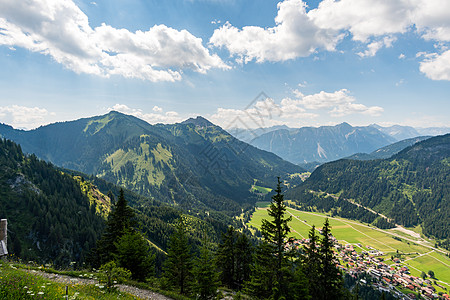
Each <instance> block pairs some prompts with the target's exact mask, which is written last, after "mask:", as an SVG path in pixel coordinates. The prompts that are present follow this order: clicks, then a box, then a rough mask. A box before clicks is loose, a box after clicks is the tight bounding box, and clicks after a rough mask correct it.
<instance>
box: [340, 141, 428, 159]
mask: <svg viewBox="0 0 450 300" xmlns="http://www.w3.org/2000/svg"><path fill="white" fill-rule="evenodd" d="M429 138H430V136H418V137H414V138H409V139H405V140H402V141H399V142H396V143H393V144H390V145H387V146H384V147H382V148H380V149H377V150H375V151H373V152H371V153H356V154H353V155H352V156H349V157H346V158H347V159H356V160H371V159H383V158H389V157H391V156H392V155H395V154H397V153H399V152H400V151H402V150H403V149H405V148H406V147H409V146H412V145H414V144H416V143H418V142H421V141H424V140H426V139H429Z"/></svg>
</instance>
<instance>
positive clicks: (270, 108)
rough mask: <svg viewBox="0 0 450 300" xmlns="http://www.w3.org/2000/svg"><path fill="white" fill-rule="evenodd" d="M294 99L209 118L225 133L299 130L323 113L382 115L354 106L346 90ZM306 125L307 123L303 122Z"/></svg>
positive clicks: (261, 103) (222, 110)
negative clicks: (232, 130) (284, 128)
mask: <svg viewBox="0 0 450 300" xmlns="http://www.w3.org/2000/svg"><path fill="white" fill-rule="evenodd" d="M293 94H294V95H295V97H296V98H294V99H292V98H289V97H287V98H284V99H282V100H281V101H280V103H276V102H275V101H274V100H273V99H271V98H266V99H263V100H259V101H256V102H255V103H254V104H253V105H252V106H251V107H249V108H247V109H234V108H218V109H217V111H216V113H215V114H213V115H212V116H211V118H210V119H211V121H212V122H213V123H215V124H218V125H220V126H222V127H223V128H225V129H230V128H236V127H237V128H250V129H252V128H264V127H270V126H274V125H282V124H285V125H288V126H290V127H293V128H294V127H298V126H301V125H305V124H306V123H311V121H312V120H313V119H315V118H317V117H319V116H320V115H319V113H321V112H325V113H327V114H329V115H330V116H332V117H342V116H346V115H351V114H363V115H368V116H372V117H376V116H379V115H381V113H382V112H383V111H384V110H383V108H382V107H379V106H370V107H368V106H366V105H364V104H361V103H356V99H355V98H354V97H353V96H351V95H350V94H349V91H347V90H346V89H341V90H339V91H335V92H333V93H328V92H325V91H321V92H319V93H317V94H312V95H304V94H303V93H302V92H300V91H299V90H294V91H293ZM305 121H306V122H305Z"/></svg>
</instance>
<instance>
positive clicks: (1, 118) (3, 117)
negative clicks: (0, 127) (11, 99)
mask: <svg viewBox="0 0 450 300" xmlns="http://www.w3.org/2000/svg"><path fill="white" fill-rule="evenodd" d="M49 115H54V114H53V113H50V112H48V110H46V109H45V108H39V107H26V106H19V105H10V106H0V122H1V123H5V124H8V125H11V126H13V127H14V128H21V129H33V128H36V127H39V126H40V125H42V124H44V123H45V122H46V118H47V117H48V116H49Z"/></svg>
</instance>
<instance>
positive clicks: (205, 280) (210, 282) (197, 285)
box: [193, 243, 219, 300]
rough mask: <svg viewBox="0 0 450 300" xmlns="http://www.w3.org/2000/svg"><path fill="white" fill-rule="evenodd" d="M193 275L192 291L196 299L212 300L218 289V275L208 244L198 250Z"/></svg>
mask: <svg viewBox="0 0 450 300" xmlns="http://www.w3.org/2000/svg"><path fill="white" fill-rule="evenodd" d="M193 274H194V278H195V282H194V285H193V290H194V292H195V294H196V296H197V299H200V300H208V299H214V298H215V296H216V295H217V288H218V287H219V274H218V273H217V271H216V265H215V262H214V257H213V255H212V253H211V250H210V249H209V248H208V243H204V244H203V246H202V248H201V249H200V257H199V258H198V259H197V260H196V261H195V266H194V270H193Z"/></svg>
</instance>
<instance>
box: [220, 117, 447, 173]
mask: <svg viewBox="0 0 450 300" xmlns="http://www.w3.org/2000/svg"><path fill="white" fill-rule="evenodd" d="M229 132H230V133H231V134H232V135H233V136H235V137H236V138H238V139H241V140H242V141H245V142H247V143H250V144H251V145H253V146H255V147H257V148H259V149H263V150H267V151H271V152H273V153H275V154H277V155H279V156H280V157H282V158H283V159H285V160H287V161H290V162H292V163H295V164H298V165H300V166H302V167H304V168H306V169H308V170H313V169H314V168H315V167H317V166H318V165H320V164H321V163H324V162H328V161H333V160H337V159H340V158H344V157H348V156H351V155H354V154H356V153H358V156H359V157H363V156H366V158H365V159H369V157H372V158H374V159H375V158H381V157H378V156H377V155H376V154H375V153H374V152H375V151H376V150H378V149H380V148H383V147H385V146H388V145H390V144H392V143H395V142H399V141H402V140H405V139H411V138H415V137H420V136H431V135H439V134H445V133H448V132H450V128H446V127H442V128H440V127H439V128H438V127H433V128H413V127H410V126H401V125H393V126H389V127H382V126H379V125H377V124H372V125H369V126H358V127H354V126H351V125H349V124H348V123H342V124H339V125H336V126H321V127H302V128H289V127H287V126H284V125H283V126H273V127H269V128H258V129H237V128H234V129H231V130H229ZM401 145H405V147H406V145H409V142H404V144H398V145H397V148H396V149H398V151H400V150H401V149H400V148H398V147H399V146H401ZM402 149H403V148H402ZM381 151H382V152H383V151H384V150H381ZM398 151H397V152H398ZM369 153H370V154H372V156H367V155H366V154H369ZM392 154H394V153H392ZM387 157H388V156H384V158H387Z"/></svg>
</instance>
